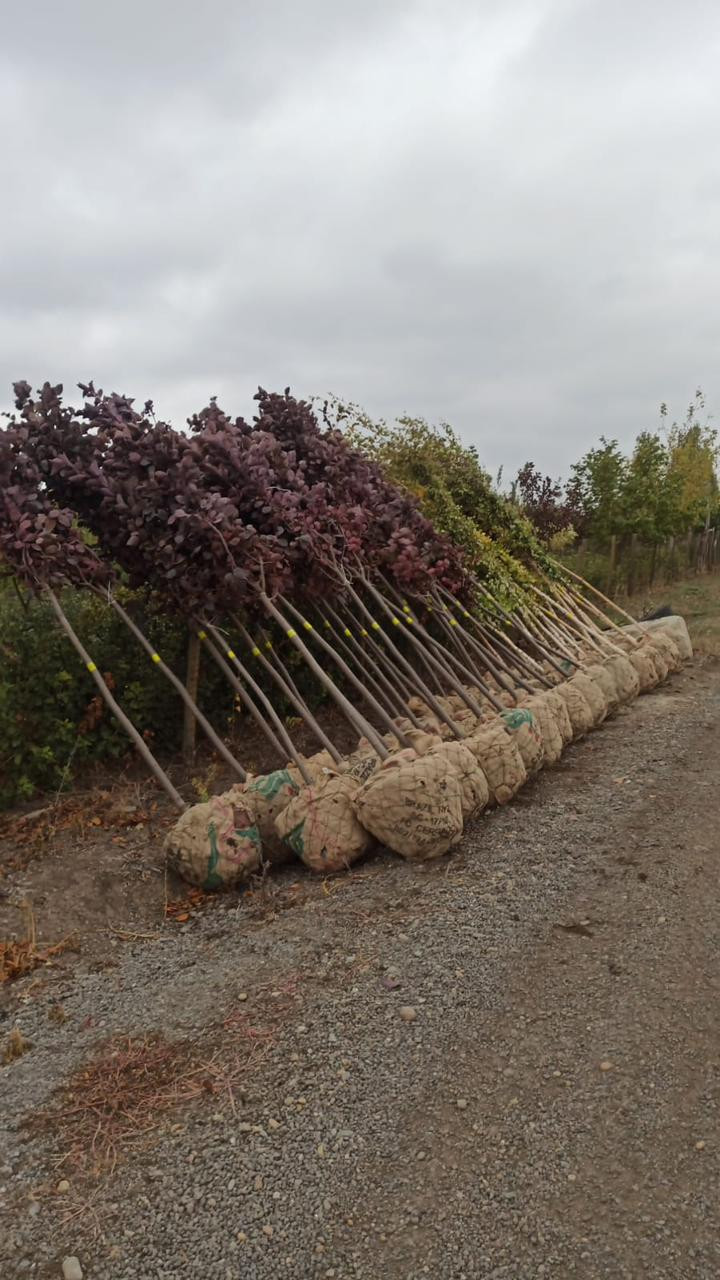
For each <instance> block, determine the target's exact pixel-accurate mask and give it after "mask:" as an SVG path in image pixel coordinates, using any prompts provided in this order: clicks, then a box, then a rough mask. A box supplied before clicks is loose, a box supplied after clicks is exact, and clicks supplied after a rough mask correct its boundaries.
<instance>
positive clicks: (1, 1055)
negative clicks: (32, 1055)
mask: <svg viewBox="0 0 720 1280" xmlns="http://www.w3.org/2000/svg"><path fill="white" fill-rule="evenodd" d="M31 1049H32V1041H30V1040H27V1039H26V1038H25V1036H24V1035H23V1033H22V1031H21V1030H20V1028H19V1027H13V1029H12V1031H11V1032H10V1035H9V1036H8V1038H7V1040H6V1041H5V1043H4V1045H3V1046H2V1049H0V1063H2V1065H3V1066H4V1067H7V1066H9V1064H10V1063H11V1062H17V1059H18V1058H22V1056H23V1054H25V1053H29V1052H30V1050H31Z"/></svg>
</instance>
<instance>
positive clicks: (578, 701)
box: [553, 680, 595, 738]
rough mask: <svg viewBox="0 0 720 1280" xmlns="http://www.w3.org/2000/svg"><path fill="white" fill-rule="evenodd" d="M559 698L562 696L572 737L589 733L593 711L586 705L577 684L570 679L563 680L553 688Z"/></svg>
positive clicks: (585, 700) (592, 722) (579, 736)
mask: <svg viewBox="0 0 720 1280" xmlns="http://www.w3.org/2000/svg"><path fill="white" fill-rule="evenodd" d="M553 692H554V693H556V694H557V696H558V697H559V698H562V700H563V702H564V703H565V706H566V707H567V712H568V715H569V717H570V724H571V725H572V731H573V738H582V737H583V736H584V735H585V734H586V733H589V732H590V730H591V729H592V727H593V725H594V723H595V722H594V719H593V713H592V711H591V710H590V707H589V705H588V701H587V698H586V697H585V695H584V693H583V692H582V690H581V689H579V688H578V686H577V685H574V684H573V683H572V681H571V680H565V681H564V682H563V683H562V684H559V685H557V686H556V687H555V689H554V690H553Z"/></svg>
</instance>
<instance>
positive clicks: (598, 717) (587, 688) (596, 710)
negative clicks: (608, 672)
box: [558, 671, 608, 725]
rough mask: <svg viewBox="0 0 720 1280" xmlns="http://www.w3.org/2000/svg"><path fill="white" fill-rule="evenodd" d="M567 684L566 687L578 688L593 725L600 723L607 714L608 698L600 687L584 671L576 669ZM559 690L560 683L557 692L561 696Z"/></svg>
mask: <svg viewBox="0 0 720 1280" xmlns="http://www.w3.org/2000/svg"><path fill="white" fill-rule="evenodd" d="M567 684H568V687H572V688H573V689H579V691H580V693H581V694H582V696H583V698H584V699H585V701H586V702H587V704H588V706H589V708H590V714H591V715H592V722H593V725H599V724H602V722H603V720H606V719H607V714H608V700H607V698H606V697H605V694H604V693H603V691H602V689H601V688H600V687H599V686H598V685H597V684H595V682H594V681H593V680H591V679H590V677H589V676H588V675H586V673H585V672H584V671H576V672H575V674H574V675H572V676H571V677H570V679H569V680H568V682H567ZM561 691H562V685H558V693H560V694H561V696H562V693H561Z"/></svg>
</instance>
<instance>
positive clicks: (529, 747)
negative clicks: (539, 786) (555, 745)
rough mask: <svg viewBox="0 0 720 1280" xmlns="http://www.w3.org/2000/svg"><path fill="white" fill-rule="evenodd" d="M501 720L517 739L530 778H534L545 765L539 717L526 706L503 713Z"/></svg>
mask: <svg viewBox="0 0 720 1280" xmlns="http://www.w3.org/2000/svg"><path fill="white" fill-rule="evenodd" d="M500 719H501V720H503V721H504V723H505V728H506V729H507V730H508V732H509V733H510V734H511V736H512V737H513V738H514V739H515V742H516V744H517V749H518V751H519V752H520V755H521V757H522V762H523V764H524V765H525V772H526V774H527V776H528V778H532V777H534V776H535V774H536V773H539V772H540V770H541V769H542V767H543V764H544V763H545V743H544V741H543V735H542V729H541V727H540V723H539V721H538V719H537V716H536V715H535V714H534V712H533V711H531V709H530V708H529V707H527V706H525V707H513V708H512V709H511V710H509V711H503V712H502V714H501V716H500Z"/></svg>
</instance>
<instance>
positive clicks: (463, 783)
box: [418, 740, 490, 823]
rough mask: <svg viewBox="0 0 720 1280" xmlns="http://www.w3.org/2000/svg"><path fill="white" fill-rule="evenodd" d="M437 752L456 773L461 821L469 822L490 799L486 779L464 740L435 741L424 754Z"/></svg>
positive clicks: (480, 811)
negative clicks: (458, 783) (458, 785)
mask: <svg viewBox="0 0 720 1280" xmlns="http://www.w3.org/2000/svg"><path fill="white" fill-rule="evenodd" d="M437 752H442V754H443V755H444V757H445V759H446V760H449V761H450V763H451V764H452V766H453V768H454V769H455V772H456V773H457V776H458V780H459V782H460V798H461V803H462V818H463V823H466V822H470V821H471V820H472V819H473V818H476V817H477V816H478V815H479V814H481V813H482V811H483V809H484V808H485V807H486V806H487V804H488V803H489V801H490V788H489V786H488V780H487V778H486V777H485V774H484V773H483V771H482V769H481V768H480V765H479V764H478V762H477V760H476V759H475V756H474V755H473V753H472V751H470V750H469V749H468V747H467V746H466V745H465V741H464V740H463V741H462V742H440V743H436V744H435V745H434V746H431V747H430V748H429V750H428V751H426V752H425V753H424V754H425V755H433V754H434V753H437ZM418 754H420V753H418Z"/></svg>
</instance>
